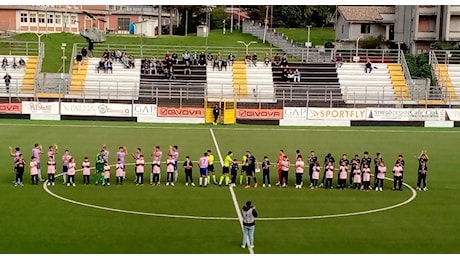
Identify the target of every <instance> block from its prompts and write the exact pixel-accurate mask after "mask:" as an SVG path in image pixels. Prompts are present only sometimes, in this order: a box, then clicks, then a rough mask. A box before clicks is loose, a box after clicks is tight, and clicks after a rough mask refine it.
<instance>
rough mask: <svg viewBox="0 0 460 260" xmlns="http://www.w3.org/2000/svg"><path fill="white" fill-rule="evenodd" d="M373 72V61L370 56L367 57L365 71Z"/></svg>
mask: <svg viewBox="0 0 460 260" xmlns="http://www.w3.org/2000/svg"><path fill="white" fill-rule="evenodd" d="M368 71H369V72H368ZM371 72H372V62H371V60H370V59H369V58H367V61H366V65H364V73H371Z"/></svg>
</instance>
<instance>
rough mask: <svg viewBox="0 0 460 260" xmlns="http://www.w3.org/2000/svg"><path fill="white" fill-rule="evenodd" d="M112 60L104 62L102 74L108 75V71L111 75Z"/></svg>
mask: <svg viewBox="0 0 460 260" xmlns="http://www.w3.org/2000/svg"><path fill="white" fill-rule="evenodd" d="M112 65H113V64H112V59H107V60H106V61H105V62H104V72H105V73H108V71H109V70H110V73H112V74H113V69H112Z"/></svg>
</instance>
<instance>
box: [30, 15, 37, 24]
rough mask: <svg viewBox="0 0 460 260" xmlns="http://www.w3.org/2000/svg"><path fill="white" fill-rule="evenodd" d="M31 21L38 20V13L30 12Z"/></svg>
mask: <svg viewBox="0 0 460 260" xmlns="http://www.w3.org/2000/svg"><path fill="white" fill-rule="evenodd" d="M30 22H31V23H36V22H37V14H30Z"/></svg>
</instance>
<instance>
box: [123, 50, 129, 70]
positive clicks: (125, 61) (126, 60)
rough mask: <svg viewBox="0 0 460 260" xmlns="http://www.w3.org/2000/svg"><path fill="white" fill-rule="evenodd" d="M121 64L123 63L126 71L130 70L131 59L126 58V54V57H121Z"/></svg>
mask: <svg viewBox="0 0 460 260" xmlns="http://www.w3.org/2000/svg"><path fill="white" fill-rule="evenodd" d="M121 63H123V68H125V69H129V68H130V65H129V59H128V56H126V54H124V55H123V56H122V57H121Z"/></svg>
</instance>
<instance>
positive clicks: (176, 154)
mask: <svg viewBox="0 0 460 260" xmlns="http://www.w3.org/2000/svg"><path fill="white" fill-rule="evenodd" d="M169 154H170V155H171V156H172V159H173V160H174V182H177V177H178V175H179V173H178V171H177V166H178V163H177V161H178V160H179V147H178V146H177V145H174V146H170V147H169Z"/></svg>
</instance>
